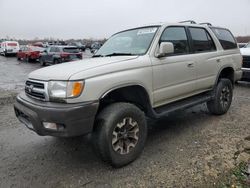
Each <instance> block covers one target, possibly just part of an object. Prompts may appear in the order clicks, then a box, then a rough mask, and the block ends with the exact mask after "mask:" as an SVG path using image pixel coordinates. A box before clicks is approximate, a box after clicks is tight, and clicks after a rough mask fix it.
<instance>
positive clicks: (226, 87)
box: [207, 78, 233, 115]
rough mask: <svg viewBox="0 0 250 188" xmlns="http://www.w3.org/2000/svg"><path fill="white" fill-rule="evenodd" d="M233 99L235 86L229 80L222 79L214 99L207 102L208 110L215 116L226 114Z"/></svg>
mask: <svg viewBox="0 0 250 188" xmlns="http://www.w3.org/2000/svg"><path fill="white" fill-rule="evenodd" d="M232 98H233V85H232V82H231V81H230V80H229V79H224V78H223V79H221V80H220V81H219V83H218V85H217V86H216V88H215V96H214V99H213V100H211V101H209V102H207V108H208V110H209V112H210V113H212V114H214V115H223V114H225V113H226V112H227V111H228V109H229V107H230V105H231V103H232Z"/></svg>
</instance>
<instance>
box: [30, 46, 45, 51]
mask: <svg viewBox="0 0 250 188" xmlns="http://www.w3.org/2000/svg"><path fill="white" fill-rule="evenodd" d="M30 49H31V50H32V51H38V52H43V51H44V48H40V47H37V46H31V47H30Z"/></svg>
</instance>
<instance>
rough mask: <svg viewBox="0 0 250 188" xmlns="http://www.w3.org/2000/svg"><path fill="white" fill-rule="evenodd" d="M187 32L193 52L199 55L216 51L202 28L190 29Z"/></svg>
mask: <svg viewBox="0 0 250 188" xmlns="http://www.w3.org/2000/svg"><path fill="white" fill-rule="evenodd" d="M189 31H190V34H191V37H192V41H193V50H194V52H196V53H199V52H210V51H215V50H216V48H215V45H214V42H213V40H212V39H211V37H210V35H209V34H208V32H207V31H206V30H205V29H204V28H194V27H191V28H189Z"/></svg>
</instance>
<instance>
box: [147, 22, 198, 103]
mask: <svg viewBox="0 0 250 188" xmlns="http://www.w3.org/2000/svg"><path fill="white" fill-rule="evenodd" d="M161 42H172V43H173V45H174V54H171V55H169V56H167V57H162V58H156V57H153V58H152V59H151V60H152V65H153V90H154V93H153V97H154V107H157V106H161V105H164V104H167V103H170V102H173V101H176V100H179V99H181V98H185V97H187V96H191V95H193V94H194V92H195V84H196V62H195V61H194V60H193V57H192V55H191V54H190V44H189V41H188V37H187V33H186V28H185V27H182V26H171V27H167V28H166V29H165V31H164V32H163V33H162V36H161V38H160V41H159V44H160V43H161Z"/></svg>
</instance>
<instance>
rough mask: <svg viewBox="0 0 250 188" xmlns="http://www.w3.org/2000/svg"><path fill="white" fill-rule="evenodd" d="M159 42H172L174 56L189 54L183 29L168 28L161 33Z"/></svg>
mask: <svg viewBox="0 0 250 188" xmlns="http://www.w3.org/2000/svg"><path fill="white" fill-rule="evenodd" d="M160 42H172V43H173V45H174V54H186V53H188V52H189V46H188V40H187V35H186V31H185V28H184V27H168V28H166V29H165V31H164V32H163V33H162V36H161V40H160Z"/></svg>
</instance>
